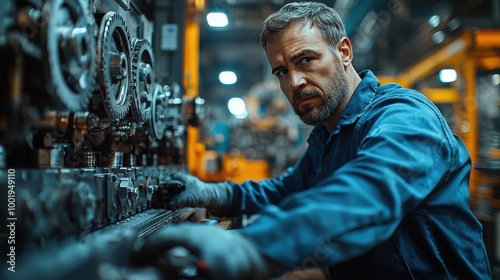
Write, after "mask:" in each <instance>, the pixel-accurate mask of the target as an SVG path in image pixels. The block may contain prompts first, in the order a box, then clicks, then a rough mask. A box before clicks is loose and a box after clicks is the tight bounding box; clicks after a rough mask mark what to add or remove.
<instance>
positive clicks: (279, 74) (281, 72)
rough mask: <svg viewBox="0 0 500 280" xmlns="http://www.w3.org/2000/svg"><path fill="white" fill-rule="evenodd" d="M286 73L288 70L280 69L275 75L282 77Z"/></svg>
mask: <svg viewBox="0 0 500 280" xmlns="http://www.w3.org/2000/svg"><path fill="white" fill-rule="evenodd" d="M286 73H288V71H287V70H286V69H281V70H279V71H277V72H276V76H277V77H278V78H279V77H283V76H285V75H286Z"/></svg>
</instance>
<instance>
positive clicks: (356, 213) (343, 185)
mask: <svg viewBox="0 0 500 280" xmlns="http://www.w3.org/2000/svg"><path fill="white" fill-rule="evenodd" d="M367 110H368V111H369V112H368V113H367V114H365V115H364V116H363V117H362V118H361V119H360V120H359V121H358V123H357V124H356V126H355V127H354V128H352V129H355V130H356V132H354V134H353V135H358V136H356V137H358V139H354V140H353V141H354V142H357V143H358V144H359V146H358V150H357V152H356V155H355V157H354V158H353V159H352V160H350V161H348V162H347V163H346V164H345V165H343V166H342V167H341V168H339V169H337V170H335V171H334V172H333V174H331V175H329V176H326V177H325V178H324V179H323V180H321V181H320V182H319V183H318V184H316V185H315V186H313V187H312V188H309V189H306V190H304V191H302V192H298V193H294V194H291V195H289V196H288V197H286V198H285V199H283V200H282V201H281V202H279V204H277V205H268V206H266V207H265V209H264V210H263V211H262V212H261V215H259V218H258V219H257V220H256V221H255V222H254V223H253V224H251V225H250V226H248V227H246V228H244V229H242V232H243V233H244V234H245V235H247V236H248V237H250V238H251V239H252V240H253V241H254V242H255V243H256V244H257V246H258V247H259V249H260V251H261V252H262V254H263V255H265V256H266V257H268V258H270V259H271V260H274V261H276V262H277V263H279V264H281V265H283V266H284V267H287V268H294V267H297V266H299V267H300V266H302V265H313V264H314V265H316V266H318V265H319V266H330V265H333V264H336V263H340V262H342V261H345V260H347V259H350V258H353V257H356V256H359V255H361V254H363V253H365V252H367V251H368V250H370V249H371V248H373V247H375V246H376V245H377V244H380V243H381V242H383V241H385V240H387V239H388V238H389V237H390V236H391V235H392V234H393V233H394V232H395V230H396V228H397V227H398V225H399V223H400V222H401V220H402V219H403V217H404V216H405V215H406V214H407V213H409V212H410V211H412V210H413V209H415V208H416V207H417V206H418V205H419V204H420V203H421V202H422V201H424V200H425V199H426V197H427V196H429V194H430V193H431V192H433V191H434V190H435V189H436V186H438V185H440V182H442V181H445V180H447V177H448V176H451V175H450V174H449V169H450V165H451V164H454V163H453V160H454V158H455V156H454V155H453V152H452V151H453V150H452V146H455V145H457V144H456V140H455V138H454V137H453V135H452V133H451V131H450V130H449V128H448V126H447V124H446V122H445V120H444V119H443V118H442V117H441V115H440V113H439V112H438V110H437V108H436V107H435V106H433V105H432V104H431V103H430V102H425V100H423V99H418V98H414V97H408V96H403V95H401V96H399V97H398V96H396V97H394V96H393V97H391V98H386V99H382V100H381V101H378V102H376V103H372V106H371V107H369V108H367ZM338 148H339V149H345V148H346V147H338ZM323 164H325V163H323ZM303 167H304V166H301V165H299V166H298V167H297V168H303ZM308 267H310V266H308ZM361 269H362V268H361Z"/></svg>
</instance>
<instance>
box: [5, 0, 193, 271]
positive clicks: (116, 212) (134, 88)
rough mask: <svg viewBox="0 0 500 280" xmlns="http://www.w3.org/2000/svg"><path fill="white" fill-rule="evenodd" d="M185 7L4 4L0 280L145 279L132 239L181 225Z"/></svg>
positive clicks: (130, 2) (187, 111)
mask: <svg viewBox="0 0 500 280" xmlns="http://www.w3.org/2000/svg"><path fill="white" fill-rule="evenodd" d="M188 2H192V1H155V2H153V1H139V0H92V1H89V0H25V1H14V0H7V1H3V2H2V5H1V7H0V66H1V67H0V99H1V101H0V104H1V105H0V106H2V109H1V110H0V182H1V185H2V188H1V192H0V199H1V201H2V203H0V205H2V207H1V210H0V213H2V215H1V224H2V227H1V229H0V253H1V259H2V262H1V266H0V267H1V273H0V275H1V276H0V278H2V279H129V277H131V275H132V276H134V275H135V276H137V277H139V276H138V275H141V279H157V278H155V277H158V274H157V273H156V272H155V271H149V270H148V271H145V272H144V271H141V272H137V271H133V270H132V269H130V271H129V270H127V269H129V268H126V266H127V257H126V256H127V255H126V254H127V252H128V250H129V249H130V246H131V243H132V242H133V241H134V240H136V239H137V238H141V237H143V236H146V235H148V234H149V233H151V232H154V231H155V230H157V229H158V228H161V227H162V226H165V225H167V224H169V223H175V222H178V221H181V220H183V219H185V218H186V217H187V216H188V215H189V214H190V213H191V211H193V209H180V210H175V211H174V210H170V209H169V205H168V201H169V198H170V197H172V196H173V195H175V194H176V193H178V192H179V191H181V190H182V188H183V187H184V186H183V185H182V184H181V183H180V182H178V181H175V180H172V179H171V178H170V174H172V173H173V172H187V171H188V167H187V164H186V133H187V130H188V126H189V124H195V123H196V118H197V116H196V112H197V111H198V109H197V108H195V107H196V106H198V104H199V102H196V101H195V100H196V99H195V98H192V99H190V98H187V97H186V94H185V93H184V89H183V82H184V80H183V79H184V70H183V59H184V57H183V56H184V55H185V54H184V53H183V51H184V49H185V48H184V46H183V45H182V44H183V43H184V30H185V22H184V18H185V14H186V11H187V10H188V5H189V3H188Z"/></svg>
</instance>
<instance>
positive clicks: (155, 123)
mask: <svg viewBox="0 0 500 280" xmlns="http://www.w3.org/2000/svg"><path fill="white" fill-rule="evenodd" d="M167 111H168V96H167V93H166V92H165V91H164V90H163V87H162V86H161V85H160V84H155V85H154V86H153V98H152V101H151V120H150V122H149V124H150V129H151V134H153V137H154V138H155V139H156V140H161V139H163V136H164V135H165V132H166V131H167V125H168V123H167V119H166V118H167V113H168V112H167Z"/></svg>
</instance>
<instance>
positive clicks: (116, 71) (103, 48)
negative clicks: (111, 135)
mask: <svg viewBox="0 0 500 280" xmlns="http://www.w3.org/2000/svg"><path fill="white" fill-rule="evenodd" d="M129 41H130V34H129V31H128V27H127V24H126V22H125V19H124V18H123V17H122V16H120V15H119V14H117V13H115V12H108V13H106V14H105V15H104V16H103V18H102V20H101V22H100V26H99V36H98V39H97V52H98V56H97V60H98V67H99V71H98V75H97V77H98V81H99V86H100V90H101V97H102V101H103V105H104V109H105V110H106V113H107V114H108V116H109V118H111V119H113V120H119V119H121V118H123V117H124V116H125V115H126V114H127V112H128V110H129V105H130V95H129V94H128V86H129V79H130V73H131V70H130V47H129V46H130V45H129Z"/></svg>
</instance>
